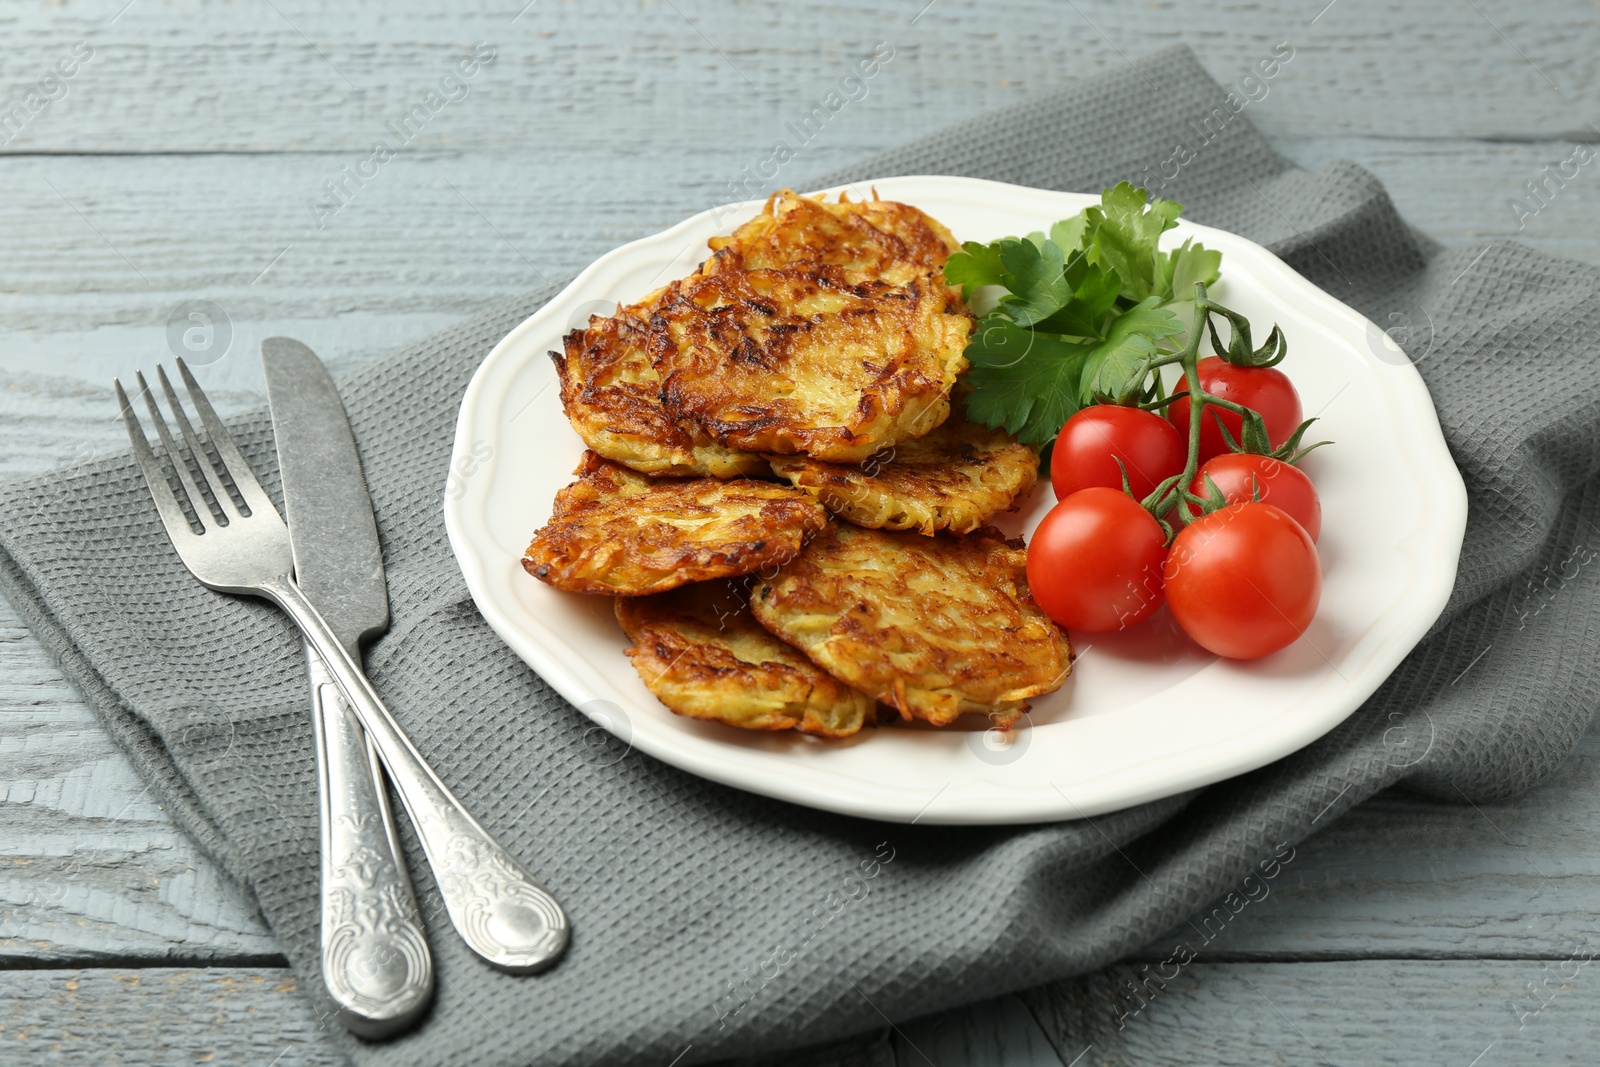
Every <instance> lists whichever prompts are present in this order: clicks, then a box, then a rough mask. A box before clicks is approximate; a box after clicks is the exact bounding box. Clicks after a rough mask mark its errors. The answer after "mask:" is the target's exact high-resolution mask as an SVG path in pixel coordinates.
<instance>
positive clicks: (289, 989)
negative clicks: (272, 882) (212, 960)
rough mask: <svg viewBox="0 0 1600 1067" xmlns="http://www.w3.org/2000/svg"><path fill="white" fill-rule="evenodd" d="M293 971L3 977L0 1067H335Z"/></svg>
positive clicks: (340, 1057)
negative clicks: (191, 1066) (194, 1066)
mask: <svg viewBox="0 0 1600 1067" xmlns="http://www.w3.org/2000/svg"><path fill="white" fill-rule="evenodd" d="M320 1025H321V1024H320V1023H319V1020H318V1019H317V1016H316V1013H315V1012H314V1011H313V1010H312V1008H311V1005H310V1002H309V1001H307V1000H306V999H305V998H304V997H302V996H301V995H300V994H299V993H298V992H297V991H296V989H295V979H294V976H293V975H291V974H290V973H289V972H288V971H287V970H283V969H279V968H270V967H268V968H254V967H210V968H200V969H178V968H167V967H150V968H142V969H138V970H133V969H119V968H114V967H112V968H100V969H93V970H38V971H8V972H4V973H0V1062H5V1063H16V1064H30V1065H33V1064H38V1065H44V1064H52V1065H54V1064H61V1065H73V1067H80V1065H81V1067H133V1065H135V1064H158V1063H159V1064H180V1063H205V1064H212V1065H217V1067H220V1065H224V1064H238V1065H241V1067H243V1065H249V1067H265V1065H269V1064H274V1065H277V1067H289V1065H290V1064H295V1065H304V1067H335V1065H337V1064H344V1063H346V1062H348V1061H347V1060H346V1059H345V1058H344V1054H343V1053H341V1052H339V1051H338V1050H337V1049H335V1048H334V1047H332V1046H330V1045H328V1044H326V1043H324V1041H323V1039H322V1038H321V1036H320V1035H319V1033H318V1029H319V1026H320Z"/></svg>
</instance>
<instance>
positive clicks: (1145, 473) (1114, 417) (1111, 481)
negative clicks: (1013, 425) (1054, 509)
mask: <svg viewBox="0 0 1600 1067" xmlns="http://www.w3.org/2000/svg"><path fill="white" fill-rule="evenodd" d="M1187 458H1188V450H1187V448H1186V447H1185V442H1184V439H1183V438H1182V437H1180V436H1179V435H1178V431H1177V429H1176V428H1174V427H1173V425H1172V423H1170V422H1168V421H1167V420H1166V419H1164V418H1162V417H1161V416H1160V415H1157V414H1156V413H1155V412H1153V411H1140V410H1139V409H1138V408H1125V407H1118V406H1117V405H1115V404H1096V405H1095V406H1093V407H1087V408H1084V409H1083V410H1081V411H1079V412H1078V413H1077V414H1075V415H1073V416H1072V418H1070V419H1068V420H1067V424H1066V425H1065V426H1063V427H1061V433H1060V435H1059V436H1057V437H1056V444H1055V447H1054V448H1053V449H1051V451H1050V484H1051V485H1053V486H1055V490H1056V499H1057V500H1065V499H1067V497H1069V496H1071V495H1072V494H1073V493H1076V492H1077V491H1078V490H1080V489H1089V488H1091V487H1093V486H1104V487H1105V488H1107V489H1121V488H1122V468H1121V467H1119V466H1117V460H1118V459H1120V460H1122V462H1123V465H1124V466H1126V467H1127V468H1128V487H1129V490H1130V491H1131V492H1132V493H1133V495H1134V496H1135V497H1136V498H1137V499H1139V500H1143V499H1144V498H1145V497H1147V496H1149V495H1150V491H1151V490H1152V489H1154V488H1155V487H1156V485H1157V483H1159V482H1161V481H1162V480H1163V479H1165V478H1170V477H1172V476H1173V475H1175V474H1182V473H1183V464H1184V460H1185V459H1187Z"/></svg>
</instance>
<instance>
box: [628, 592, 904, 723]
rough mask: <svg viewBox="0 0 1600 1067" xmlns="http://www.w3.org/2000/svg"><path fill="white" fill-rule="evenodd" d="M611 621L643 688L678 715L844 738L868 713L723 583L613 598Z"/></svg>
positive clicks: (856, 696)
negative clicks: (614, 621)
mask: <svg viewBox="0 0 1600 1067" xmlns="http://www.w3.org/2000/svg"><path fill="white" fill-rule="evenodd" d="M617 621H618V622H619V623H621V624H622V629H623V632H624V633H626V634H627V635H628V640H630V641H632V642H633V645H632V647H630V648H629V649H627V653H628V658H629V659H631V660H632V661H633V666H634V669H635V670H637V671H638V672H639V677H640V678H642V679H643V680H644V684H645V687H646V688H648V689H649V690H650V692H652V693H654V694H655V695H656V696H657V697H658V698H659V699H660V700H661V703H663V704H665V705H666V706H667V707H668V708H670V709H672V710H673V711H674V712H676V713H678V714H679V715H685V716H688V717H689V718H692V719H710V720H712V721H715V722H721V723H726V724H728V725H729V726H737V727H739V728H740V729H742V730H799V731H800V732H801V733H807V734H818V735H820V736H822V737H848V736H849V735H851V734H853V733H855V732H857V731H858V730H860V729H861V727H862V725H863V724H864V723H866V722H867V721H868V720H869V718H870V717H871V716H872V715H873V713H874V709H875V705H874V702H873V700H872V698H871V697H869V696H867V695H866V694H865V693H860V692H857V691H856V690H854V689H851V688H850V687H849V686H847V685H844V684H843V683H841V682H839V681H837V680H836V679H834V678H833V677H832V676H831V675H829V674H826V673H825V672H824V671H823V670H822V669H821V668H820V667H818V666H817V665H816V664H815V663H812V662H811V661H810V660H809V659H807V658H806V657H805V656H804V655H803V654H802V653H800V652H799V651H797V650H795V649H794V648H792V647H790V646H789V645H786V644H784V643H783V642H782V641H780V640H778V639H777V638H776V637H773V636H772V635H771V634H770V633H768V632H767V631H766V630H764V629H762V628H761V626H760V625H759V624H758V623H757V622H756V621H755V619H753V618H752V617H751V616H750V611H749V608H748V606H747V604H746V599H745V596H744V595H743V594H741V592H740V591H739V590H738V589H736V588H734V587H732V586H730V585H729V584H728V583H726V582H696V583H695V584H694V585H686V586H684V587H682V588H680V589H674V590H673V591H672V592H670V593H657V594H656V595H655V596H645V597H619V598H617Z"/></svg>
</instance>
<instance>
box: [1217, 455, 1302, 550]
mask: <svg viewBox="0 0 1600 1067" xmlns="http://www.w3.org/2000/svg"><path fill="white" fill-rule="evenodd" d="M1207 478H1210V479H1211V482H1212V484H1213V485H1215V486H1216V487H1217V488H1218V489H1220V490H1221V491H1222V497H1223V500H1225V501H1226V502H1227V503H1229V504H1241V503H1243V502H1245V501H1247V500H1255V499H1258V498H1259V499H1260V501H1261V502H1262V503H1263V504H1271V505H1272V506H1273V507H1276V508H1281V509H1282V510H1283V511H1285V512H1287V513H1288V515H1289V517H1290V518H1291V519H1293V520H1294V521H1295V522H1298V523H1299V524H1300V525H1301V526H1304V527H1305V529H1306V533H1308V534H1310V535H1311V540H1313V541H1315V540H1316V539H1317V535H1318V534H1320V533H1321V532H1322V503H1321V501H1319V500H1318V499H1317V490H1316V487H1315V486H1313V485H1312V484H1311V479H1310V478H1308V477H1307V476H1306V472H1305V471H1303V470H1301V469H1300V468H1299V467H1296V466H1295V465H1294V464H1292V463H1285V462H1283V461H1282V460H1280V459H1273V458H1272V457H1271V456H1253V455H1250V454H1249V453H1246V452H1229V453H1226V454H1224V455H1221V456H1213V457H1212V458H1211V459H1209V460H1207V461H1206V462H1205V465H1204V466H1202V467H1201V468H1200V470H1199V472H1198V473H1196V474H1195V476H1194V481H1192V482H1190V483H1189V492H1191V493H1193V494H1194V495H1195V496H1202V497H1203V496H1209V493H1208V491H1207V489H1206V479H1207Z"/></svg>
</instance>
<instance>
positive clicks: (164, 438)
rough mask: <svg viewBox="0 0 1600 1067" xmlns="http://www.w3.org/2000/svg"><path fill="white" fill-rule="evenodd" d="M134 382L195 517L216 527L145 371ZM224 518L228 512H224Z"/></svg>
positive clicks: (202, 470) (214, 520) (202, 468)
mask: <svg viewBox="0 0 1600 1067" xmlns="http://www.w3.org/2000/svg"><path fill="white" fill-rule="evenodd" d="M133 377H134V380H135V381H137V382H138V383H139V393H140V395H141V396H143V397H144V406H145V407H146V408H147V409H149V412H150V421H151V422H153V423H155V427H156V434H157V436H159V437H160V438H161V447H162V448H164V449H166V451H167V459H169V460H170V461H171V462H172V467H173V469H174V470H176V471H177V472H178V481H179V482H181V483H182V484H183V489H184V492H185V493H187V494H188V496H189V504H190V505H191V506H192V507H193V508H194V513H195V517H196V518H198V519H199V520H200V526H201V527H202V528H206V527H211V526H216V525H217V516H216V515H215V514H214V513H213V512H212V510H211V507H210V505H208V504H207V503H206V497H205V494H204V493H203V492H201V490H200V487H199V486H198V485H197V484H195V480H194V477H193V475H191V474H190V473H189V463H188V460H186V459H185V458H184V455H183V450H182V449H181V448H179V447H178V443H177V442H176V441H174V440H173V439H172V433H171V431H169V430H168V429H167V420H166V419H165V418H164V417H163V416H162V414H161V409H160V408H159V407H157V406H156V397H155V394H154V393H152V392H151V391H150V385H149V383H148V382H146V381H145V380H144V372H143V371H134V372H133ZM200 477H201V478H205V467H204V466H202V467H201V468H200ZM223 516H224V518H226V516H227V512H226V511H224V512H223Z"/></svg>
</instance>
